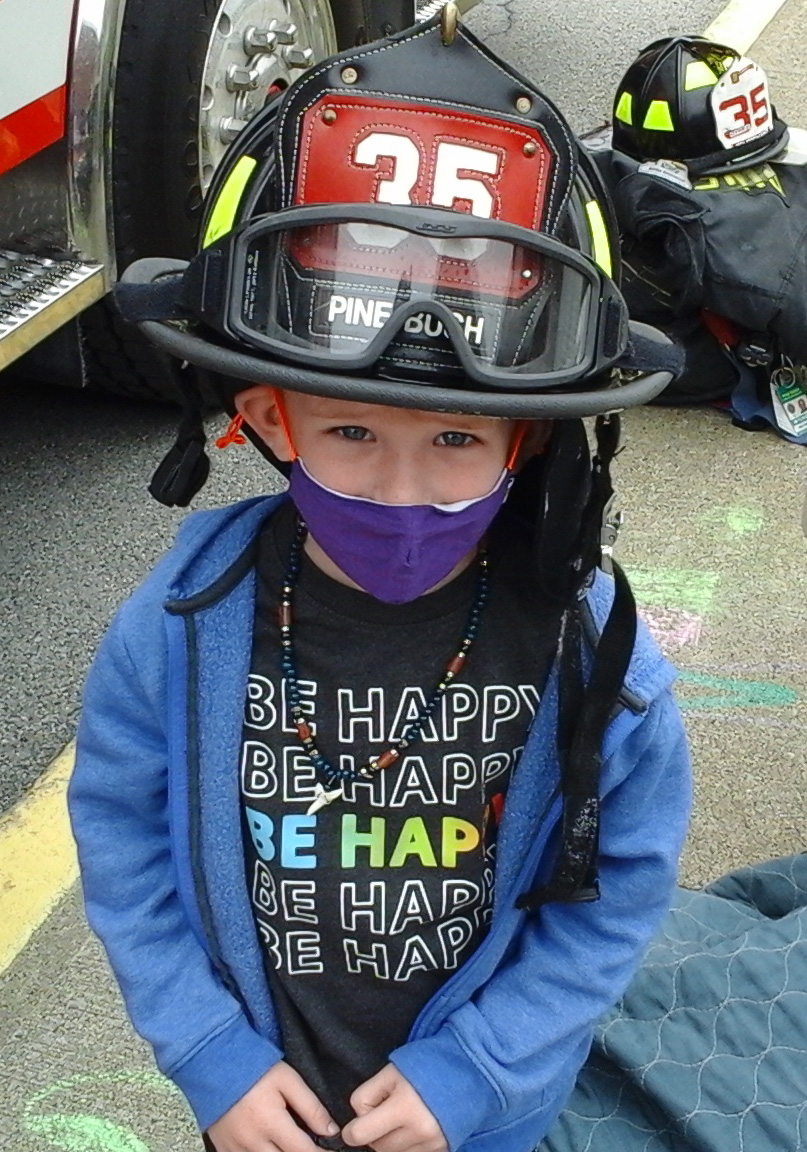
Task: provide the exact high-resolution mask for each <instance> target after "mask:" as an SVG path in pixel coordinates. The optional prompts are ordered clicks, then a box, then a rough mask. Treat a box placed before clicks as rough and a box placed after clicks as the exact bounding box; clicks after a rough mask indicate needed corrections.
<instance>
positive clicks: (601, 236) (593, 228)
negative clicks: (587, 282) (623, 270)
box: [586, 200, 614, 276]
mask: <svg viewBox="0 0 807 1152" xmlns="http://www.w3.org/2000/svg"><path fill="white" fill-rule="evenodd" d="M586 216H587V217H588V227H589V231H590V232H591V243H592V246H593V248H594V263H595V264H597V265H598V266H599V267H600V268H602V270H603V272H604V273H605V275H606V276H613V274H614V268H613V264H612V262H611V245H610V244H609V243H608V229H607V228H606V227H605V219H604V217H603V214H602V208H600V206H599V204H598V203H597V201H596V200H589V201H588V203H587V204H586Z"/></svg>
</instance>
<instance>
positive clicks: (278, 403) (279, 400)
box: [272, 388, 298, 463]
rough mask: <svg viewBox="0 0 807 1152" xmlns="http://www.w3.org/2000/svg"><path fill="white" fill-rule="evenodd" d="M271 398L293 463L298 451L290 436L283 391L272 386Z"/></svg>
mask: <svg viewBox="0 0 807 1152" xmlns="http://www.w3.org/2000/svg"><path fill="white" fill-rule="evenodd" d="M272 399H273V400H274V402H275V407H276V408H277V415H278V419H279V420H280V427H281V428H282V429H283V435H284V436H285V437H286V443H287V444H288V446H289V452H290V453H291V459H292V463H293V462H294V461H295V460H296V459H297V455H298V453H297V449H296V448H295V447H294V441H293V440H292V438H291V428H290V427H289V413H288V410H287V409H286V401H285V399H284V397H283V393H282V392H281V390H280V389H279V388H273V389H272Z"/></svg>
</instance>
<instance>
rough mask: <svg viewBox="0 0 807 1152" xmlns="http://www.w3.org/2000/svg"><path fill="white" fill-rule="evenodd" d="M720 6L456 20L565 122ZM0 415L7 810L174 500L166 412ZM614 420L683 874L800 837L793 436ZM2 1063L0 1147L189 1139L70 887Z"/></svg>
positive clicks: (706, 422) (22, 390)
mask: <svg viewBox="0 0 807 1152" xmlns="http://www.w3.org/2000/svg"><path fill="white" fill-rule="evenodd" d="M805 8H807V4H806V3H805V0H788V2H787V4H786V5H785V7H784V8H783V10H782V12H781V14H780V16H779V17H778V19H777V20H776V22H775V23H774V25H773V26H772V27H771V28H770V29H769V30H768V31H767V32H766V33H765V34H764V35H763V37H762V39H761V40H760V41H759V42H758V44H757V45H755V47H754V49H753V50H752V53H751V54H752V56H754V57H755V58H756V59H758V60H759V62H760V63H762V64H763V65H764V66H765V67H766V68H767V69H768V71H769V74H770V76H771V81H772V85H773V94H774V99H775V102H776V103H777V105H778V106H779V109H780V112H783V113H784V114H785V115H787V116H789V117H790V119H791V120H792V121H793V122H794V123H798V122H799V116H801V118H802V119H801V122H802V123H804V124H807V114H805V113H807V103H805V100H804V94H803V80H802V77H801V75H800V74H799V73H798V69H797V67H796V66H795V64H794V61H795V60H796V59H797V55H798V54H796V53H794V52H793V51H792V50H791V49H792V46H793V44H794V43H798V44H803V38H804V32H803V27H804V24H803V20H804V15H805ZM718 9H719V5H700V6H697V5H695V6H689V7H688V8H687V9H686V10H684V8H683V7H682V6H680V5H679V6H677V7H676V12H677V15H674V14H673V13H671V12H669V11H665V10H663V9H661V8H659V10H658V12H654V13H653V22H652V26H651V25H650V24H648V22H647V19H646V17H647V12H648V10H647V8H646V6H642V8H641V14H639V11H638V7H637V6H635V5H633V4H627V3H626V4H624V5H623V6H622V8H618V7H617V8H615V7H614V6H609V9H608V13H609V14H608V25H607V27H606V25H605V15H604V14H603V15H598V16H596V17H594V16H592V14H591V13H590V11H588V10H587V9H586V8H585V7H583V6H582V5H577V6H571V5H564V4H557V5H554V6H553V5H551V4H542V5H541V6H540V7H538V6H537V5H534V6H528V5H526V4H524V5H521V4H519V2H518V0H508V2H507V3H501V4H496V3H495V2H494V0H485V8H483V9H481V10H479V11H478V12H476V13H474V15H473V17H472V21H473V26H474V27H475V28H476V30H477V31H479V32H480V34H482V35H484V36H486V37H487V38H488V39H489V41H490V43H491V44H492V46H493V47H494V48H496V49H497V50H499V51H502V52H507V54H508V55H509V56H510V57H511V58H513V59H515V60H516V62H517V63H519V65H520V66H521V67H522V68H523V69H524V70H525V71H529V72H530V73H531V74H532V75H535V76H537V77H538V78H539V79H540V78H541V76H542V75H543V74H544V73H545V74H546V76H547V80H546V85H547V90H548V91H549V92H550V93H551V92H552V90H553V87H554V88H555V90H556V95H557V99H558V101H559V103H561V105H562V106H563V107H564V109H566V110H571V114H572V116H573V118H575V119H576V125H575V126H576V127H580V128H582V127H587V126H591V125H592V124H594V123H596V122H597V121H598V120H601V119H603V118H604V117H605V115H606V113H607V110H608V105H609V103H610V93H611V90H612V88H613V84H614V83H615V82H616V79H617V78H618V76H619V75H620V74H621V71H622V69H623V68H624V65H625V63H626V62H627V61H628V60H629V59H630V57H631V55H632V53H633V51H634V50H635V49H636V48H638V47H639V46H641V45H642V44H643V43H645V42H647V41H648V40H649V39H651V38H653V37H654V36H656V35H663V34H665V33H667V32H671V31H674V30H682V29H684V30H689V29H696V28H703V27H705V26H706V24H707V23H708V22H709V20H710V19H711V18H712V17H713V16H714V15H715V14H716V13H717V11H718ZM801 55H803V53H801ZM3 416H4V419H3V421H2V426H0V458H2V460H3V462H4V467H3V475H2V477H1V478H0V483H2V485H3V487H2V491H1V492H0V538H2V549H0V575H1V576H2V585H0V612H1V613H2V617H3V623H4V628H3V632H4V641H3V648H4V661H5V666H4V675H3V693H4V700H3V711H4V714H5V724H4V725H3V730H2V733H0V764H2V771H0V790H1V791H0V807H8V806H9V805H12V804H14V803H15V802H16V801H17V800H18V799H19V797H20V796H22V795H23V794H25V793H26V792H27V790H28V789H29V787H30V785H31V784H32V783H33V782H34V781H35V779H36V778H37V776H38V775H39V774H40V773H41V771H42V770H43V769H44V767H45V766H46V765H47V763H48V762H49V760H50V759H51V758H52V757H53V756H54V755H55V754H56V752H57V751H58V750H59V749H60V748H61V747H62V746H63V745H64V744H65V743H66V742H67V740H69V739H70V738H71V736H72V735H73V732H74V728H75V719H76V715H77V709H78V702H79V691H80V685H81V681H82V679H83V676H84V673H85V671H86V667H87V665H88V662H89V660H90V658H91V653H92V651H93V649H94V647H95V646H96V644H97V641H98V639H99V637H100V635H101V633H102V632H103V629H104V627H105V625H106V623H107V621H108V619H109V617H110V615H111V613H112V612H113V611H114V608H115V606H116V604H117V603H119V602H120V600H121V599H122V598H123V597H124V596H125V595H126V594H127V592H128V591H129V590H130V589H131V588H133V587H134V586H135V584H136V583H137V582H138V581H139V579H140V578H141V577H142V576H143V575H144V574H145V573H146V571H147V570H148V569H149V567H150V566H151V564H152V563H153V561H154V559H155V558H156V557H157V556H158V555H159V553H160V552H161V551H162V550H163V548H164V547H165V545H166V543H167V542H168V541H169V540H170V538H171V536H172V535H173V532H174V531H175V528H176V525H177V523H178V522H179V520H180V518H181V514H180V513H177V512H169V511H168V510H166V509H162V508H161V507H159V506H158V505H156V504H155V503H153V502H151V501H149V499H148V497H147V496H146V495H145V484H146V483H147V480H148V477H149V475H150V472H151V470H152V469H153V467H154V466H155V465H156V463H157V462H158V460H159V459H160V456H161V454H162V452H163V451H164V450H165V449H166V448H167V446H168V445H169V443H170V440H171V434H172V428H173V417H172V415H171V414H170V413H168V412H166V411H164V410H160V409H150V408H146V407H143V406H139V405H135V404H130V403H123V402H115V401H112V400H110V399H105V398H99V397H93V396H89V395H87V394H83V393H82V394H70V393H64V392H59V391H57V390H44V391H43V390H42V389H41V388H39V387H38V386H37V387H36V389H34V388H33V387H26V386H23V385H14V386H12V387H10V388H9V389H8V390H7V391H4V392H3ZM220 426H221V421H219V422H217V424H216V428H218V427H220ZM625 433H626V434H625V450H624V452H623V453H622V454H621V455H620V457H619V458H618V462H617V467H616V472H617V480H618V487H619V489H620V491H621V493H622V507H623V509H624V512H625V516H626V523H625V527H624V529H623V533H622V536H621V538H620V542H619V546H618V555H619V558H620V560H621V562H622V564H623V566H624V567H625V568H626V569H627V571H628V573H629V575H630V576H631V578H632V582H633V585H634V589H635V592H636V595H637V600H638V602H639V604H640V607H641V610H642V612H643V615H644V616H645V619H646V620H647V621H648V623H649V625H650V626H651V628H652V630H653V631H654V633H655V635H656V636H657V638H658V639H659V642H660V643H661V644H662V646H663V647H664V649H665V650H666V651H667V653H668V654H669V655H670V657H671V658H672V659H673V661H674V662H675V663H676V664H677V665H678V667H679V669H680V671H681V676H680V680H679V685H678V694H679V700H680V702H681V705H682V707H683V709H684V714H685V719H686V723H687V728H688V731H689V735H690V738H691V743H692V751H693V759H694V764H695V774H696V789H697V799H696V807H695V816H694V820H693V826H692V832H691V835H690V838H689V842H688V845H687V848H686V852H685V857H684V862H683V871H682V876H683V880H684V882H685V883H687V884H690V885H693V886H694V885H699V884H701V883H704V882H706V881H708V880H710V879H712V878H714V877H715V876H716V875H718V874H720V873H721V872H723V871H726V870H728V869H729V868H731V867H734V866H737V865H739V864H743V863H747V862H749V861H753V860H760V859H764V858H767V857H771V856H776V855H779V854H785V853H790V852H796V851H800V850H801V849H802V848H804V845H805V842H806V841H807V813H806V812H805V809H804V796H805V793H807V752H806V751H805V742H804V738H803V731H804V717H803V716H802V714H801V708H802V707H803V706H804V705H803V701H804V699H805V694H806V693H807V617H806V616H805V613H804V610H803V606H804V603H805V601H806V600H807V581H806V580H805V569H806V568H807V547H806V546H805V541H804V539H803V537H802V534H801V526H800V516H801V506H802V501H803V498H804V478H805V473H806V472H807V468H806V467H805V465H806V464H807V455H806V454H805V450H804V449H802V448H798V447H795V446H793V445H790V444H787V443H786V442H784V441H782V440H780V439H778V438H777V437H776V436H774V435H773V434H770V433H767V432H763V433H748V432H743V431H740V430H738V429H737V428H734V427H733V426H732V425H731V423H730V421H729V419H728V418H727V417H726V416H725V415H724V414H722V413H720V412H717V411H713V410H710V409H704V410H686V411H683V410H661V409H653V410H647V411H639V412H632V413H629V414H628V415H627V417H626V418H625ZM213 457H214V459H213V473H212V479H211V482H210V484H209V485H208V487H207V488H206V489H205V492H204V500H202V501H200V502H199V506H205V507H209V506H213V505H218V504H221V503H224V502H229V501H231V500H233V499H237V498H239V497H240V496H245V495H254V494H255V493H256V492H257V491H262V490H263V491H268V490H270V489H272V488H274V487H275V486H276V485H277V478H276V477H275V475H274V474H273V473H272V472H271V471H270V470H269V469H268V467H267V466H266V465H265V464H264V463H263V462H262V461H261V460H260V459H259V458H258V456H257V454H256V453H254V452H253V451H252V450H251V449H250V448H248V447H247V448H229V449H227V450H226V452H217V451H215V450H214V452H213ZM39 850H40V851H42V852H43V853H44V852H46V851H47V844H44V843H43V844H41V845H40V846H39ZM0 1068H2V1069H3V1076H2V1078H0V1148H8V1149H9V1150H12V1149H13V1152H49V1150H51V1149H54V1148H56V1149H62V1150H65V1152H186V1150H187V1152H190V1150H191V1149H198V1147H199V1143H198V1136H197V1135H196V1133H195V1129H194V1126H193V1124H192V1121H191V1119H190V1116H189V1113H188V1110H187V1108H186V1106H185V1105H184V1103H183V1101H182V1100H181V1098H180V1097H179V1095H178V1094H177V1093H176V1092H174V1091H173V1090H172V1089H171V1087H170V1085H169V1084H168V1083H167V1082H166V1081H164V1080H163V1079H162V1078H161V1077H159V1076H158V1075H157V1074H156V1072H155V1071H154V1067H153V1063H152V1060H151V1057H150V1055H149V1053H148V1051H147V1050H146V1048H145V1046H144V1045H143V1044H142V1043H141V1042H140V1041H139V1040H138V1039H137V1038H136V1037H135V1036H134V1035H133V1034H132V1031H131V1028H130V1026H129V1024H128V1022H127V1020H126V1017H125V1014H124V1012H123V1009H122V1005H121V1003H120V998H119V994H118V992H117V990H116V988H115V986H114V984H113V982H112V981H111V979H110V977H109V975H108V972H107V969H106V964H105V960H104V958H103V955H102V952H101V949H100V948H99V946H98V944H97V942H96V941H95V940H94V939H93V938H92V937H91V935H90V934H89V932H88V930H87V928H86V926H85V924H84V922H83V918H82V915H81V910H80V903H79V897H78V892H77V890H76V889H75V888H73V889H71V890H70V892H69V893H68V894H67V896H66V897H65V899H64V900H63V901H62V902H61V903H60V905H59V906H58V907H57V908H56V910H55V911H54V912H53V914H52V915H51V916H50V917H49V918H48V919H47V920H46V921H45V923H44V924H43V926H42V927H41V928H40V929H39V930H38V932H37V933H36V934H35V935H34V937H33V938H32V940H31V941H30V943H29V944H28V946H27V947H26V948H25V949H24V950H23V951H22V952H21V953H20V955H19V956H18V957H17V959H16V960H15V961H14V962H13V963H12V964H11V965H10V967H9V968H8V969H7V970H6V972H5V973H4V974H3V975H2V976H0Z"/></svg>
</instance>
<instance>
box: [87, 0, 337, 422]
mask: <svg viewBox="0 0 807 1152" xmlns="http://www.w3.org/2000/svg"><path fill="white" fill-rule="evenodd" d="M229 3H230V7H231V8H232V9H233V10H235V11H236V12H244V14H245V21H246V15H247V14H249V13H250V3H249V0H229ZM303 3H304V4H305V10H307V11H308V12H309V13H310V12H317V11H323V10H326V9H327V10H328V12H330V7H329V0H303ZM334 6H335V7H336V6H338V4H337V3H336V2H335V4H334ZM225 7H226V5H225V6H223V4H222V0H162V2H161V3H158V4H155V3H154V0H126V8H125V12H124V17H123V27H122V32H121V40H120V45H119V54H118V71H117V79H116V91H115V114H114V124H113V139H112V171H113V197H114V204H113V214H114V215H113V220H114V229H115V243H116V250H117V261H118V268H119V269H122V268H125V267H126V266H127V265H128V264H130V263H131V262H132V261H133V260H136V259H138V258H140V257H144V256H176V257H179V258H183V259H187V258H189V257H190V256H191V255H192V254H193V251H194V248H195V244H196V233H197V229H198V223H199V216H200V209H201V204H202V188H201V179H200V162H199V139H200V133H199V107H200V94H201V92H202V87H203V84H204V79H205V75H206V74H205V68H206V66H207V67H208V69H209V67H210V64H209V57H208V50H209V49H210V48H211V45H213V43H214V40H213V38H214V37H215V36H216V30H217V27H220V19H221V13H222V12H223V11H224V10H225ZM279 7H280V11H283V7H282V5H280V6H279ZM347 8H348V9H351V8H355V10H356V12H357V13H358V11H359V8H360V6H359V4H357V3H355V2H354V0H349V3H348V5H347ZM300 24H301V26H302V24H303V22H302V21H301V22H300ZM244 31H245V28H238V27H237V26H235V27H234V35H235V36H236V37H237V36H238V35H240V36H242V37H243V34H244ZM339 33H340V46H342V45H346V44H347V43H353V41H354V39H355V37H356V35H357V33H356V30H355V29H354V30H351V28H350V25H349V23H347V22H346V21H345V16H344V12H342V13H340V20H339ZM296 46H297V47H305V45H304V44H302V43H300V42H299V41H298V43H297V45H296ZM330 47H331V48H332V47H333V42H331V46H330ZM208 75H209V72H208ZM81 326H82V343H83V348H84V356H85V365H86V370H87V371H86V376H87V383H88V385H89V386H90V387H91V388H96V389H101V390H103V391H106V392H114V393H117V394H119V395H124V396H130V397H135V398H142V399H150V400H157V401H168V402H175V401H176V400H177V395H176V390H175V384H174V381H173V378H172V376H171V375H170V374H169V372H168V371H167V370H166V368H165V365H164V363H163V361H162V360H161V358H160V356H159V354H158V353H157V352H156V351H155V350H154V349H153V348H152V347H151V346H150V345H149V344H148V343H147V342H146V341H145V339H144V338H143V337H141V336H140V334H139V333H138V332H137V330H136V329H135V328H133V327H132V326H130V325H128V324H125V323H124V322H123V321H122V320H121V318H120V317H119V315H118V314H117V312H116V310H115V307H114V304H113V303H112V300H111V298H109V297H108V298H106V299H105V300H102V301H101V302H100V303H99V304H97V305H95V306H94V307H93V308H91V309H89V310H88V311H87V312H85V313H84V316H83V317H82V320H81ZM206 399H207V400H208V402H210V403H214V402H215V401H214V398H213V397H206Z"/></svg>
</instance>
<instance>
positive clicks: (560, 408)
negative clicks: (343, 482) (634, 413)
mask: <svg viewBox="0 0 807 1152" xmlns="http://www.w3.org/2000/svg"><path fill="white" fill-rule="evenodd" d="M185 267H186V262H185V261H180V260H165V259H158V258H151V259H145V260H138V261H136V262H135V263H134V264H133V265H130V267H129V268H127V269H126V271H125V272H124V274H123V276H122V278H121V280H122V283H124V284H126V283H129V284H149V283H154V282H155V281H157V280H159V279H160V278H161V277H163V276H166V275H171V274H173V273H176V272H181V271H183V270H184V268H185ZM138 327H139V328H140V329H141V331H142V332H143V334H144V335H145V336H146V337H147V338H148V339H149V340H150V341H151V342H152V343H153V344H154V345H155V346H156V347H157V348H158V349H159V350H160V351H161V352H164V353H166V354H167V355H169V356H174V357H176V358H177V359H179V360H187V361H188V362H189V363H191V364H194V365H196V366H197V367H198V368H201V369H203V370H205V371H208V372H213V373H216V374H217V375H219V376H223V377H226V378H228V379H229V380H230V381H231V387H232V390H233V391H235V390H236V388H237V383H238V382H243V385H244V387H247V386H249V385H251V384H267V385H271V386H272V387H274V388H280V389H284V390H287V391H290V392H303V393H307V394H309V395H313V396H327V397H330V398H332V399H340V400H354V401H360V402H362V403H366V404H384V405H388V406H390V407H393V408H415V409H421V410H425V411H432V412H453V413H466V414H474V415H480V416H498V417H504V418H511V419H526V420H533V419H534V420H538V419H547V420H565V419H579V418H581V417H583V416H599V415H602V414H603V413H606V412H616V411H621V410H622V409H625V408H634V407H638V406H640V405H642V404H647V403H648V402H649V401H650V400H652V399H654V398H655V397H656V396H658V395H659V393H660V392H662V391H663V390H664V389H665V388H666V387H667V385H668V384H669V383H670V382H671V381H672V379H673V376H674V372H673V371H651V372H648V373H647V374H643V375H641V376H639V377H638V378H637V379H633V380H630V381H628V382H627V383H622V382H619V376H618V374H617V375H616V377H615V379H616V381H617V382H616V383H614V384H612V383H611V381H610V379H609V380H607V381H603V382H602V383H601V386H600V387H599V388H588V389H587V388H586V387H585V381H581V388H580V390H579V391H577V390H575V391H564V392H547V391H544V392H541V391H536V392H523V391H519V392H508V391H506V390H503V389H498V388H497V389H496V390H495V391H494V390H490V391H488V390H483V389H477V388H467V387H465V388H464V387H454V386H450V385H448V384H443V383H442V382H436V383H431V382H429V383H425V382H412V381H405V380H395V379H386V378H383V379H381V378H377V377H373V376H360V375H345V374H341V373H336V372H321V371H318V370H316V369H311V368H307V367H297V366H294V365H291V364H283V363H280V362H279V361H276V360H270V359H267V358H263V357H259V356H252V355H249V354H248V353H244V352H239V351H237V350H236V349H233V348H229V347H227V346H225V345H223V344H219V343H217V342H215V341H214V340H213V339H209V338H207V337H206V336H202V335H199V334H198V333H196V332H192V331H189V330H188V329H187V328H186V327H184V326H180V325H178V324H175V323H169V322H164V321H159V320H142V321H140V322H139V323H138ZM630 329H631V333H632V334H633V335H634V336H636V337H639V338H640V339H642V340H644V341H651V342H652V343H653V344H655V345H657V346H658V347H659V349H664V348H665V347H666V348H670V347H672V341H671V340H670V339H669V338H668V337H667V336H665V335H664V334H663V333H661V332H659V331H658V330H657V329H655V328H651V327H650V326H649V325H646V324H639V323H637V322H635V321H631V323H630ZM592 383H594V382H593V381H592Z"/></svg>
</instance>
